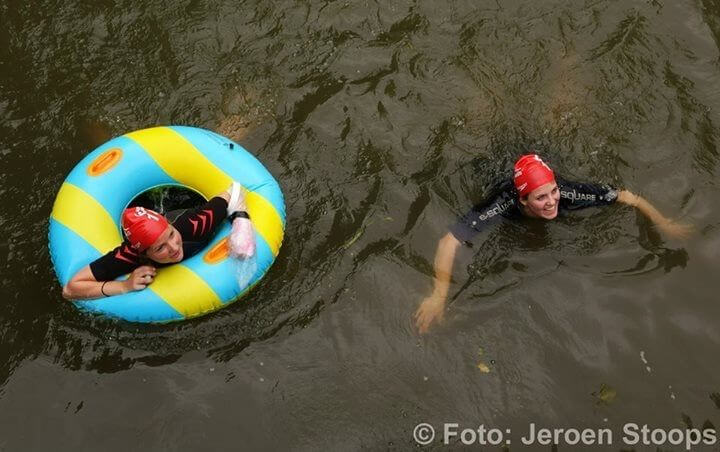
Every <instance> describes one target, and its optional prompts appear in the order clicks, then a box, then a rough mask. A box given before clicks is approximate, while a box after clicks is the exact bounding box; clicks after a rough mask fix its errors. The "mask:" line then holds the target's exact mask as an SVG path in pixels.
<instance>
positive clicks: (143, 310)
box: [49, 126, 285, 322]
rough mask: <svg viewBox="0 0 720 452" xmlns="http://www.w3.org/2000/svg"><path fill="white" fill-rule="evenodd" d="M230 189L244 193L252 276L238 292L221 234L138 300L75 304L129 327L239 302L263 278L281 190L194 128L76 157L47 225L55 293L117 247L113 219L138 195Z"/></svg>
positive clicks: (242, 154)
mask: <svg viewBox="0 0 720 452" xmlns="http://www.w3.org/2000/svg"><path fill="white" fill-rule="evenodd" d="M233 180H236V181H238V182H240V183H241V184H242V185H243V187H244V188H245V189H246V192H245V199H246V203H247V206H248V212H249V213H250V218H251V219H252V222H253V227H254V228H255V240H256V254H255V259H257V270H256V271H255V273H254V274H253V275H252V277H251V278H250V279H249V282H248V283H247V285H245V287H239V284H238V281H237V279H236V273H235V269H236V267H235V265H236V263H235V259H232V258H230V257H229V256H228V247H227V239H228V235H229V233H230V224H229V222H226V224H224V225H223V226H222V228H221V229H220V230H219V231H218V233H217V235H216V236H215V237H214V238H213V240H212V241H211V242H210V243H209V244H208V246H207V247H205V249H203V250H202V251H201V252H199V253H198V254H196V255H194V256H193V257H191V258H189V259H186V260H184V261H182V262H180V263H178V264H174V265H171V266H168V267H165V268H161V269H159V270H158V272H157V276H156V278H155V281H154V282H153V283H152V284H151V285H150V286H148V287H147V288H146V289H144V290H140V291H137V292H130V293H127V294H123V295H116V296H112V297H108V298H100V299H96V300H82V301H76V302H75V303H76V305H77V306H78V307H80V308H81V309H84V310H87V311H91V312H95V313H100V314H104V315H106V316H110V317H114V318H120V319H124V320H128V321H131V322H171V321H176V320H184V319H188V318H192V317H197V316H200V315H203V314H206V313H208V312H212V311H215V310H217V309H219V308H221V307H223V306H225V305H227V304H229V303H231V302H232V301H234V300H237V299H238V298H240V297H242V296H243V295H244V294H245V293H246V292H247V291H248V290H250V288H251V287H252V286H253V285H254V284H255V283H257V282H258V281H259V280H260V278H262V277H263V275H264V274H265V273H266V272H267V270H268V269H269V268H270V265H272V263H273V261H274V260H275V257H276V256H277V254H278V250H279V249H280V245H281V244H282V240H283V234H284V231H285V204H284V202H283V196H282V192H281V190H280V187H279V185H278V183H277V181H275V179H274V178H273V177H272V175H271V174H270V173H269V172H268V171H267V169H265V167H264V166H263V165H262V164H261V163H260V162H259V161H258V160H257V159H256V158H255V157H254V156H252V155H251V154H250V153H249V152H247V151H246V150H245V149H243V148H242V146H240V145H238V144H237V143H234V142H232V141H231V140H228V139H227V138H225V137H222V136H220V135H217V134H215V133H213V132H210V131H207V130H203V129H198V128H194V127H177V126H174V127H155V128H151V129H145V130H139V131H137V132H132V133H128V134H127V135H123V136H120V137H117V138H114V139H112V140H110V141H108V142H107V143H105V144H103V145H101V146H100V147H98V148H97V149H95V150H94V151H93V152H92V153H90V154H89V155H88V156H87V157H85V158H84V159H83V160H82V161H81V162H80V163H79V164H78V165H77V166H76V167H75V168H74V169H73V170H72V172H71V173H70V174H69V175H68V177H67V179H66V180H65V182H64V183H63V184H62V186H61V187H60V191H59V192H58V195H57V198H56V199H55V205H54V206H53V211H52V214H51V216H50V232H49V237H50V255H51V257H52V260H53V264H54V266H55V273H56V274H57V277H58V279H59V280H60V283H61V284H62V285H65V284H67V282H68V280H69V279H70V278H71V277H72V276H73V275H74V274H75V273H76V272H77V271H78V270H80V269H81V268H82V267H84V266H85V265H88V264H89V263H90V262H92V261H93V260H95V259H97V258H98V257H100V256H102V255H103V254H105V253H107V252H108V251H110V250H112V249H113V248H115V247H116V246H118V245H119V244H120V243H121V242H122V233H121V229H120V224H119V221H120V218H121V215H122V211H123V210H124V209H125V207H126V206H127V205H128V204H129V203H130V201H132V199H133V198H135V197H136V196H137V195H138V194H140V193H142V192H144V191H146V190H148V189H151V188H154V187H157V186H162V185H180V186H184V187H188V188H190V189H193V190H195V191H197V192H198V193H200V194H201V195H203V196H204V197H205V198H206V199H209V198H210V197H212V196H214V195H216V194H218V193H221V192H222V191H224V190H225V189H227V188H228V186H230V184H231V183H232V181H233Z"/></svg>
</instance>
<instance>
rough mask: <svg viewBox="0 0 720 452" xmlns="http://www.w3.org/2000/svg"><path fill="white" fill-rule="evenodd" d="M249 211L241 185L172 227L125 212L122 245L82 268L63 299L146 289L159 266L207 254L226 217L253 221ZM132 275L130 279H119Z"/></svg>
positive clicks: (136, 210) (151, 215) (141, 212)
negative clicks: (201, 252)
mask: <svg viewBox="0 0 720 452" xmlns="http://www.w3.org/2000/svg"><path fill="white" fill-rule="evenodd" d="M245 209H246V207H245V203H244V200H243V197H242V189H241V188H240V184H238V183H237V182H234V183H233V185H231V186H230V188H229V189H228V190H227V191H225V192H223V193H220V194H219V195H217V196H215V197H213V198H211V199H210V200H209V201H208V202H206V203H205V204H203V205H202V206H200V207H198V208H196V209H190V210H188V211H186V212H184V213H182V214H181V215H180V216H179V217H178V218H177V219H176V220H175V221H173V222H172V224H171V223H169V222H168V221H167V219H166V218H165V217H164V216H163V215H161V214H159V213H157V212H155V211H153V210H150V209H146V208H144V207H131V208H128V209H125V210H124V212H123V215H122V229H123V233H124V235H125V240H124V241H123V243H122V244H120V246H118V247H116V248H115V249H113V250H112V251H110V252H108V253H107V254H105V255H104V256H102V257H100V258H98V259H96V260H95V261H93V262H91V263H90V264H89V265H86V266H85V267H83V268H82V269H80V270H79V271H78V272H77V273H76V274H75V275H74V276H73V277H72V278H71V279H70V280H69V281H68V283H67V284H66V285H65V287H63V292H62V293H63V297H65V298H67V299H69V300H80V299H92V298H100V297H109V296H112V295H119V294H123V293H127V292H131V291H137V290H142V289H144V288H146V287H147V286H148V285H150V284H152V282H153V280H154V278H155V274H156V268H157V267H162V266H167V265H171V264H174V263H177V262H180V261H182V260H184V259H186V258H189V257H192V256H193V255H195V254H196V253H197V252H199V251H200V250H202V249H203V247H204V246H205V245H207V244H208V243H209V242H210V240H212V238H213V237H214V236H215V233H216V232H217V230H218V229H219V226H220V225H222V222H223V221H224V220H225V219H226V218H227V219H229V220H230V223H231V224H232V223H233V221H234V219H236V218H245V219H249V215H248V214H247V212H246V210H245ZM248 237H252V235H251V233H250V235H248ZM246 239H247V238H246ZM231 240H232V239H231ZM128 273H129V274H130V276H129V277H128V279H126V280H124V281H116V280H115V279H116V278H118V277H119V276H122V275H125V274H128Z"/></svg>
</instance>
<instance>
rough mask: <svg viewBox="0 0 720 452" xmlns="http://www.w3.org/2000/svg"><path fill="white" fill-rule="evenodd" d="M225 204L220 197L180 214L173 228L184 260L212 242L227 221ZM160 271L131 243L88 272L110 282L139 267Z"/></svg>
mask: <svg viewBox="0 0 720 452" xmlns="http://www.w3.org/2000/svg"><path fill="white" fill-rule="evenodd" d="M227 206H228V204H227V201H225V200H224V199H223V198H220V197H219V196H216V197H214V198H212V199H211V200H210V201H208V202H207V203H205V204H203V205H202V206H200V207H198V208H196V209H189V210H187V211H185V212H184V213H182V214H181V215H180V216H179V217H177V219H176V220H175V221H173V223H172V225H173V226H175V229H177V230H178V232H179V233H180V237H182V247H183V259H187V258H188V257H190V256H192V255H194V254H196V253H197V252H198V251H200V250H201V249H202V248H203V247H204V246H205V245H207V243H208V242H209V241H210V240H211V239H212V238H213V236H214V235H215V232H216V230H217V228H218V226H220V225H221V224H222V222H223V220H224V219H225V218H226V217H227ZM148 264H149V265H153V266H155V267H162V266H164V265H169V264H158V263H157V262H153V261H151V260H149V259H148V258H147V257H145V256H142V255H141V254H139V253H138V252H137V251H135V250H134V249H133V248H132V247H131V246H130V243H129V242H128V241H127V240H125V241H123V243H122V244H121V245H120V246H118V247H117V248H115V249H114V250H112V251H110V252H109V253H107V254H105V255H104V256H102V257H100V258H98V259H96V260H94V261H93V262H91V263H90V271H91V272H92V274H93V276H95V279H96V280H97V281H110V280H113V279H115V278H117V277H118V276H122V275H125V274H128V273H130V272H132V271H133V270H135V269H136V268H138V267H139V266H141V265H148Z"/></svg>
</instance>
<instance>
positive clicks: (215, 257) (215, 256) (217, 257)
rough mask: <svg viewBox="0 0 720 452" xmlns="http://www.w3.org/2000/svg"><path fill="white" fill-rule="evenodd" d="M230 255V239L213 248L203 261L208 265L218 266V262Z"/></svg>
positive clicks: (225, 239)
mask: <svg viewBox="0 0 720 452" xmlns="http://www.w3.org/2000/svg"><path fill="white" fill-rule="evenodd" d="M229 255H230V248H229V247H228V238H227V237H225V238H224V239H222V240H220V241H219V242H218V243H217V245H215V246H213V247H212V248H211V249H210V251H208V252H207V253H205V256H203V260H204V261H205V262H206V263H208V264H217V263H218V262H220V261H222V260H224V259H226V258H227V257H228V256H229Z"/></svg>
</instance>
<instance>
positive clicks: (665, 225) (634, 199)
mask: <svg viewBox="0 0 720 452" xmlns="http://www.w3.org/2000/svg"><path fill="white" fill-rule="evenodd" d="M617 200H618V202H621V203H623V204H627V205H628V206H631V207H634V208H636V209H637V210H639V211H640V212H641V213H642V214H643V215H645V216H646V217H647V218H648V219H649V220H650V221H652V222H653V224H655V226H657V228H658V229H660V231H662V232H663V234H665V235H667V236H668V237H673V238H677V239H684V238H687V237H688V236H690V234H692V232H693V230H694V228H693V226H692V225H689V224H682V223H676V222H675V221H673V220H671V219H669V218H666V217H665V216H664V215H663V214H662V213H660V211H659V210H657V209H656V208H655V206H653V205H652V204H650V202H648V201H647V200H646V199H645V198H643V197H642V196H639V195H636V194H634V193H632V192H630V191H628V190H620V192H619V193H618V197H617Z"/></svg>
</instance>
